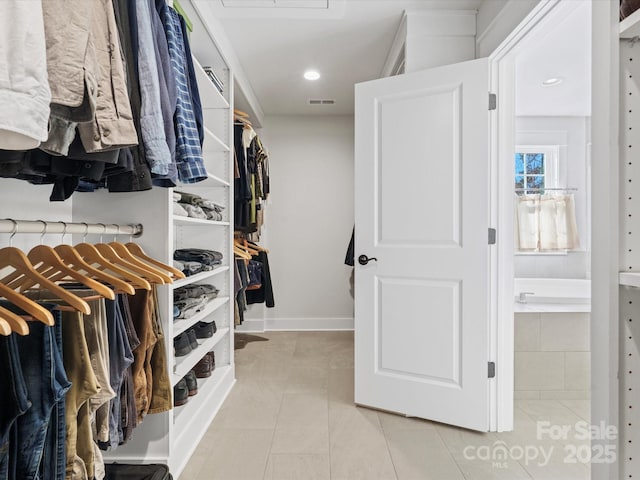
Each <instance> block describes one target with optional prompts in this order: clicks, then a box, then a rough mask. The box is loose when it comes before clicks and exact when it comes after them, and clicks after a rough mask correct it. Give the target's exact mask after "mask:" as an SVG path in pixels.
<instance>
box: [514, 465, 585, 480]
mask: <svg viewBox="0 0 640 480" xmlns="http://www.w3.org/2000/svg"><path fill="white" fill-rule="evenodd" d="M523 467H524V468H525V470H526V471H527V472H528V473H529V475H531V477H532V478H533V479H534V480H557V479H562V480H589V479H590V478H591V475H590V472H589V469H588V468H587V466H586V465H583V464H581V463H559V462H551V463H549V464H547V465H538V464H537V463H535V462H533V463H530V464H528V465H523Z"/></svg>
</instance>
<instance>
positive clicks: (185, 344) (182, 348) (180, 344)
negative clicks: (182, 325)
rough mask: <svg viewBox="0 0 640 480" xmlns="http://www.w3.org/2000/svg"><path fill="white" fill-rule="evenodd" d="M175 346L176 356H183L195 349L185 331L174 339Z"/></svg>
mask: <svg viewBox="0 0 640 480" xmlns="http://www.w3.org/2000/svg"><path fill="white" fill-rule="evenodd" d="M196 344H197V342H196ZM173 348H174V350H175V356H176V357H183V356H185V355H186V354H187V353H189V352H190V351H191V350H193V347H192V346H191V342H190V340H189V336H188V335H187V332H183V333H181V334H180V335H178V336H177V337H176V338H174V339H173Z"/></svg>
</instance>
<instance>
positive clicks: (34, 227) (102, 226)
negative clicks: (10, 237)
mask: <svg viewBox="0 0 640 480" xmlns="http://www.w3.org/2000/svg"><path fill="white" fill-rule="evenodd" d="M142 230H143V228H142V224H139V223H138V224H128V225H118V224H115V223H84V222H70V223H67V222H47V221H44V220H13V219H10V218H5V219H2V220H0V233H11V234H15V233H40V234H47V235H48V234H53V233H58V234H63V235H64V234H82V235H101V234H104V235H130V236H134V237H139V236H140V235H142Z"/></svg>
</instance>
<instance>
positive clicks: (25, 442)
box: [5, 305, 71, 480]
mask: <svg viewBox="0 0 640 480" xmlns="http://www.w3.org/2000/svg"><path fill="white" fill-rule="evenodd" d="M5 306H6V307H7V308H10V309H12V310H14V311H15V312H16V313H23V312H21V311H20V310H19V309H16V308H15V307H13V306H10V305H5ZM51 307H52V306H49V308H51ZM52 313H53V314H54V319H55V325H54V326H53V327H49V326H47V325H44V324H42V323H40V322H31V323H30V325H29V334H28V335H25V336H24V337H21V336H17V337H16V345H17V347H18V354H19V357H20V365H21V367H22V374H23V377H24V381H25V385H26V387H27V396H28V398H29V401H30V402H31V408H29V409H28V410H27V411H26V412H25V414H24V415H22V416H20V417H19V418H18V420H17V421H16V422H15V423H14V425H13V428H12V429H13V430H14V434H12V440H11V443H10V447H9V451H10V458H11V462H12V463H13V464H14V467H12V468H15V475H16V477H15V478H19V479H21V480H22V479H25V480H32V479H36V478H47V479H52V480H58V479H64V469H65V467H64V465H65V449H64V444H65V440H64V439H65V423H64V419H63V418H62V415H61V412H64V410H65V395H66V393H67V391H68V390H69V388H70V387H71V384H70V383H69V380H68V379H67V375H66V373H65V370H64V365H63V361H62V352H61V328H62V325H61V320H60V313H59V312H57V311H53V312H52Z"/></svg>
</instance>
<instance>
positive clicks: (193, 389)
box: [184, 370, 198, 397]
mask: <svg viewBox="0 0 640 480" xmlns="http://www.w3.org/2000/svg"><path fill="white" fill-rule="evenodd" d="M184 380H185V381H186V382H187V390H189V396H190V397H193V396H194V395H195V394H197V393H198V380H197V378H196V372H194V371H193V370H189V372H188V373H187V374H186V375H185V376H184Z"/></svg>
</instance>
